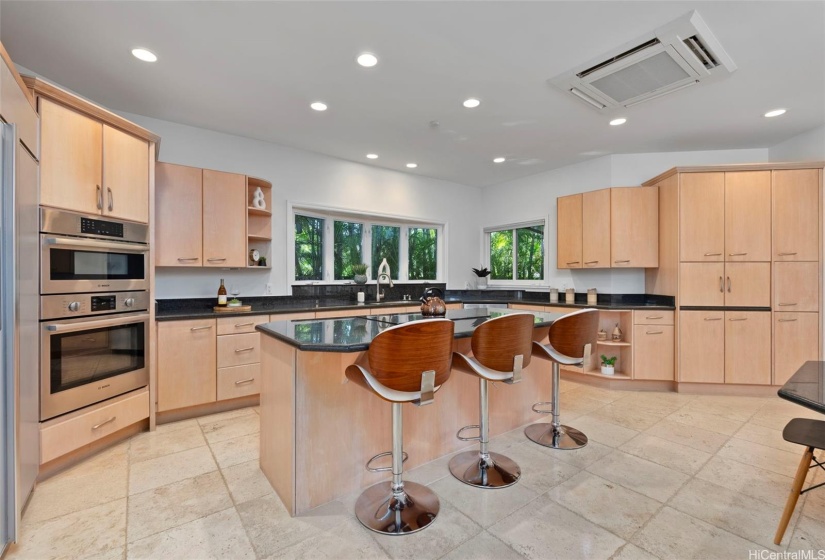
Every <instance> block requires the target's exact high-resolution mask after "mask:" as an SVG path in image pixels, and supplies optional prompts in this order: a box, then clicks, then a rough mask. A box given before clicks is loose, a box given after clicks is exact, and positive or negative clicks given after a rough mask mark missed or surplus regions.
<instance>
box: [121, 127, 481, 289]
mask: <svg viewBox="0 0 825 560" xmlns="http://www.w3.org/2000/svg"><path fill="white" fill-rule="evenodd" d="M121 114H122V115H123V116H124V117H125V118H127V119H129V120H131V121H133V122H135V123H137V124H139V125H141V126H143V127H145V128H147V129H149V130H151V131H152V132H155V133H156V134H158V135H160V136H161V138H162V140H161V145H160V157H159V158H158V159H159V161H164V162H170V163H179V164H183V165H191V166H195V167H204V168H209V169H218V170H221V171H230V172H236V173H244V174H247V175H252V176H255V177H261V178H263V179H266V180H268V181H271V182H272V195H273V208H272V210H273V224H274V225H273V242H272V250H273V255H272V256H273V258H272V267H273V268H272V270H271V271H267V270H261V271H257V270H241V271H229V270H203V269H201V270H194V269H175V268H161V269H158V270H157V284H156V297H158V298H161V299H162V298H172V297H211V296H214V295H215V293H216V291H217V289H218V280H219V278H226V281H227V285H235V286H237V287H238V288H239V289H240V291H241V293H242V294H245V295H263V294H265V293H266V284H267V283H271V284H272V288H273V291H272V293H273V294H275V295H287V294H289V293H290V286H289V283H288V281H287V278H286V276H287V275H286V262H287V261H286V259H287V257H288V256H289V257H291V256H292V253H291V252H288V251H287V247H286V227H287V210H286V203H287V201H291V202H293V203H306V204H315V205H324V206H330V207H337V208H344V209H350V210H357V211H361V212H374V213H380V214H392V215H398V216H405V217H411V218H419V219H425V220H432V221H436V222H441V223H445V224H447V241H448V246H447V251H446V255H445V256H446V262H447V281H448V286H449V287H450V288H463V287H464V283H465V282H466V281H468V280H470V279H471V276H472V272H471V271H470V268H471V267H473V266H478V257H477V256H478V254H479V236H478V235H477V232H478V214H479V211H480V208H481V204H480V198H481V197H480V194H481V192H480V189H477V188H475V187H468V186H464V185H459V184H456V183H450V182H447V181H440V180H436V179H429V178H426V177H420V176H416V175H413V174H408V173H400V172H396V171H390V170H385V169H380V168H376V167H371V166H368V165H362V164H359V163H353V162H348V161H344V160H340V159H335V158H331V157H326V156H322V155H319V154H314V153H311V152H307V151H303V150H297V149H292V148H288V147H285V146H281V145H277V144H271V143H268V142H262V141H258V140H252V139H249V138H242V137H239V136H232V135H229V134H223V133H218V132H213V131H210V130H205V129H200V128H195V127H190V126H184V125H180V124H177V123H172V122H169V121H162V120H158V119H153V118H149V117H144V116H141V115H134V114H129V113H121Z"/></svg>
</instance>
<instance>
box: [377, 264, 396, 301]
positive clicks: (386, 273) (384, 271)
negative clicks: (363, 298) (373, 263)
mask: <svg viewBox="0 0 825 560" xmlns="http://www.w3.org/2000/svg"><path fill="white" fill-rule="evenodd" d="M382 283H385V284H389V286H390V288H392V276H390V263H388V262H387V259H384V260H382V261H381V264H380V265H378V275H377V276H376V278H375V303H381V298H383V297H384V290H382V289H381V284H382Z"/></svg>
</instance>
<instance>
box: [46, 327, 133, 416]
mask: <svg viewBox="0 0 825 560" xmlns="http://www.w3.org/2000/svg"><path fill="white" fill-rule="evenodd" d="M124 315H125V316H124ZM124 315H120V316H117V315H114V316H108V317H101V318H87V319H73V320H67V321H51V322H47V323H44V325H43V338H42V342H41V346H42V348H41V353H42V365H41V369H42V374H41V419H47V418H52V417H54V416H57V415H59V414H63V413H65V412H70V411H72V410H77V409H79V408H82V407H84V406H88V405H90V404H94V403H96V402H99V401H102V400H105V399H107V398H110V397H113V396H116V395H120V394H122V393H125V392H128V391H131V390H133V389H137V388H140V387H144V386H146V385H147V381H148V377H149V376H148V368H147V364H146V348H147V344H148V324H149V320H148V316H147V314H145V313H135V314H124Z"/></svg>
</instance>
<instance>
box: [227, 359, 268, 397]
mask: <svg viewBox="0 0 825 560" xmlns="http://www.w3.org/2000/svg"><path fill="white" fill-rule="evenodd" d="M260 392H261V364H260V363H257V364H246V365H243V366H234V367H225V368H220V369H219V370H218V400H219V401H225V400H229V399H237V398H238V397H246V396H249V395H257V394H258V393H260Z"/></svg>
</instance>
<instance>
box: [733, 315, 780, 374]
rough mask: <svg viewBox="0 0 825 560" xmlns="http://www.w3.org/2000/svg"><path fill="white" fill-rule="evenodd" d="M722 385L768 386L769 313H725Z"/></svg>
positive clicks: (769, 352) (769, 370)
mask: <svg viewBox="0 0 825 560" xmlns="http://www.w3.org/2000/svg"><path fill="white" fill-rule="evenodd" d="M725 383H744V384H747V385H770V383H771V314H770V313H769V312H767V311H762V312H759V311H748V312H737V311H726V312H725Z"/></svg>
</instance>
